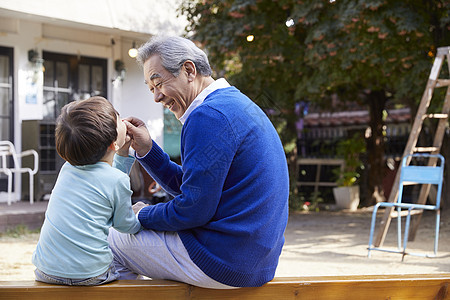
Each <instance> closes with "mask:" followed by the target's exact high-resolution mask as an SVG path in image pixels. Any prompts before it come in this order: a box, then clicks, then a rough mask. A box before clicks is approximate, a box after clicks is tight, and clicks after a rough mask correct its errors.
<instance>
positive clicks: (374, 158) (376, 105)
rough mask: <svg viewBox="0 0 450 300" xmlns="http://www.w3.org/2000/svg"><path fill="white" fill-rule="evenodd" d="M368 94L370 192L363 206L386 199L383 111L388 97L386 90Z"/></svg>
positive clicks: (367, 145)
mask: <svg viewBox="0 0 450 300" xmlns="http://www.w3.org/2000/svg"><path fill="white" fill-rule="evenodd" d="M366 96H367V98H366V99H367V104H368V106H369V116H370V120H369V126H370V130H371V134H370V135H369V136H368V137H367V138H366V147H367V158H368V162H367V166H366V167H367V169H368V185H367V188H368V193H367V195H368V196H367V197H366V198H365V199H364V200H363V203H362V205H363V206H371V205H374V204H375V203H377V202H382V201H385V200H386V198H385V195H384V191H383V177H384V166H385V162H384V153H385V141H384V134H383V127H384V120H383V111H384V109H385V105H386V101H387V98H386V96H385V92H384V91H371V92H369V93H368V94H366Z"/></svg>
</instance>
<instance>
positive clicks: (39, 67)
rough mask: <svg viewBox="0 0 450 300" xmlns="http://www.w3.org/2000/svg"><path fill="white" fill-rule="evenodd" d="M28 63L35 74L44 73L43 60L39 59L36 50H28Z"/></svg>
mask: <svg viewBox="0 0 450 300" xmlns="http://www.w3.org/2000/svg"><path fill="white" fill-rule="evenodd" d="M28 61H29V62H30V63H32V65H33V69H34V71H35V72H39V71H43V72H44V71H45V68H44V60H43V59H42V58H41V57H39V52H38V51H37V50H35V49H31V50H28Z"/></svg>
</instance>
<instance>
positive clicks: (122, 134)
mask: <svg viewBox="0 0 450 300" xmlns="http://www.w3.org/2000/svg"><path fill="white" fill-rule="evenodd" d="M126 136H127V126H126V125H125V123H124V122H123V121H122V119H121V118H120V116H119V115H117V140H116V144H117V147H118V148H119V149H120V148H122V146H123V145H124V144H125V138H126Z"/></svg>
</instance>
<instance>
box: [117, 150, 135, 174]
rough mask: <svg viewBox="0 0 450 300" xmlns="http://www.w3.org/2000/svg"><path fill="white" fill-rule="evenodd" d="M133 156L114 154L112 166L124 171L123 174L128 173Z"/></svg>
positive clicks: (131, 165)
mask: <svg viewBox="0 0 450 300" xmlns="http://www.w3.org/2000/svg"><path fill="white" fill-rule="evenodd" d="M134 160H135V158H134V157H133V156H131V155H128V156H127V157H125V156H120V155H117V154H115V155H114V160H113V164H112V166H113V168H116V169H119V170H120V171H122V172H124V173H125V174H130V171H131V168H132V167H133V163H134Z"/></svg>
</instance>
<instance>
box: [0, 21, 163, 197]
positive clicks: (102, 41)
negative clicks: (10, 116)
mask: <svg viewBox="0 0 450 300" xmlns="http://www.w3.org/2000/svg"><path fill="white" fill-rule="evenodd" d="M65 25H67V24H65ZM69 25H70V24H69ZM78 26H79V25H77V24H74V27H63V26H59V25H55V24H44V23H42V22H40V21H39V20H31V19H27V20H24V19H17V18H13V17H11V18H5V17H3V16H2V17H1V19H0V46H4V47H10V48H13V49H14V141H13V142H14V144H15V145H16V148H17V150H18V151H21V150H22V147H21V145H22V143H21V141H22V134H21V122H22V120H25V119H42V86H41V88H40V89H39V91H38V93H39V96H38V99H39V101H38V103H36V104H27V103H25V101H24V97H23V95H24V90H25V88H26V87H27V84H26V82H25V79H24V78H25V77H24V76H22V75H21V74H24V72H28V71H30V70H31V69H32V66H31V64H30V62H29V61H28V50H30V49H37V51H38V53H39V54H40V55H42V51H51V52H59V53H63V54H72V55H80V56H91V57H98V58H104V59H107V61H108V71H107V81H108V99H109V100H110V101H111V102H112V103H113V105H114V106H115V107H116V109H117V110H118V111H119V112H120V114H121V115H122V116H136V117H138V118H140V119H142V120H143V121H144V122H146V124H147V125H148V127H149V130H150V132H151V134H152V138H153V139H155V140H156V142H157V143H158V144H159V145H161V146H162V145H163V108H162V106H161V105H158V104H156V103H154V101H153V96H152V94H151V93H150V91H149V90H148V88H147V87H146V85H145V84H144V79H143V75H142V71H141V70H140V68H139V67H138V65H137V63H136V62H135V60H134V59H131V58H130V57H129V56H128V54H127V52H128V49H129V47H130V46H131V43H132V39H131V38H123V35H126V34H127V32H123V31H120V30H117V31H114V30H111V32H107V31H106V32H105V29H104V28H99V30H98V31H95V27H90V28H88V29H86V28H84V29H80V28H79V27H78ZM129 34H130V35H131V36H133V35H134V33H129ZM111 39H114V40H115V45H112V43H111ZM116 59H122V60H123V61H124V62H125V65H126V68H127V76H126V79H125V80H124V81H123V82H122V83H121V84H119V85H118V86H116V87H114V85H113V82H112V81H113V79H114V78H115V77H116V76H117V74H116V72H115V70H114V61H115V60H116ZM41 75H42V74H41ZM41 85H42V83H41ZM19 184H20V180H16V187H15V190H16V191H20V188H19ZM0 201H1V199H0Z"/></svg>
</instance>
